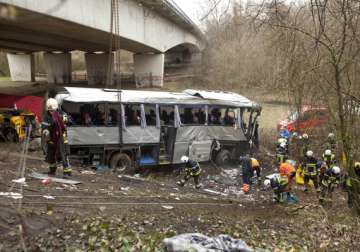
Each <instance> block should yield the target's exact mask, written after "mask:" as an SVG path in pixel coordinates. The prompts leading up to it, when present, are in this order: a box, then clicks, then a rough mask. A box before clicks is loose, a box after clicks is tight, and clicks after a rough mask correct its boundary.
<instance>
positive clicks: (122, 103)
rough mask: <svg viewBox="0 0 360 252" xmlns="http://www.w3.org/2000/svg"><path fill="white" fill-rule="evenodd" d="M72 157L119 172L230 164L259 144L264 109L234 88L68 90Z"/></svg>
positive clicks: (64, 105) (65, 103)
mask: <svg viewBox="0 0 360 252" xmlns="http://www.w3.org/2000/svg"><path fill="white" fill-rule="evenodd" d="M65 89H66V92H61V93H58V94H57V95H56V99H57V100H58V101H59V104H60V105H61V109H62V110H63V111H64V112H65V113H66V114H67V115H68V121H69V125H68V128H67V131H68V142H69V148H70V157H73V158H81V159H82V160H84V161H85V162H88V163H90V164H93V165H108V166H110V167H111V168H112V169H114V170H116V171H118V172H131V171H134V169H137V168H139V167H144V166H151V165H162V164H178V163H181V161H180V158H181V156H183V155H189V157H190V158H192V159H194V160H197V161H199V162H202V161H210V160H212V161H214V162H216V164H218V165H223V164H225V163H227V162H228V161H230V160H231V159H238V157H239V156H240V155H241V154H244V153H246V152H248V151H250V149H252V148H254V147H256V146H257V145H258V122H257V119H258V116H259V115H260V112H261V107H260V106H259V105H258V104H256V103H254V102H252V101H250V100H248V99H247V98H245V97H243V96H241V95H238V94H235V93H230V92H220V91H200V90H190V89H188V90H184V91H183V92H159V91H135V90H121V91H118V90H110V89H95V88H75V87H68V88H65Z"/></svg>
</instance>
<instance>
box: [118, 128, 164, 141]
mask: <svg viewBox="0 0 360 252" xmlns="http://www.w3.org/2000/svg"><path fill="white" fill-rule="evenodd" d="M123 143H124V144H129V143H131V144H136V143H137V144H147V143H160V129H159V128H156V127H152V126H148V127H146V128H141V127H137V126H131V127H127V128H126V129H124V130H123Z"/></svg>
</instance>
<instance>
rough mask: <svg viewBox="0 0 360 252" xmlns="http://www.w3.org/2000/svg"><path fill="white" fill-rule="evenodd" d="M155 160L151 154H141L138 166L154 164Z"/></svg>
mask: <svg viewBox="0 0 360 252" xmlns="http://www.w3.org/2000/svg"><path fill="white" fill-rule="evenodd" d="M155 164H156V161H155V159H153V158H152V157H151V156H143V157H141V159H140V166H145V165H155Z"/></svg>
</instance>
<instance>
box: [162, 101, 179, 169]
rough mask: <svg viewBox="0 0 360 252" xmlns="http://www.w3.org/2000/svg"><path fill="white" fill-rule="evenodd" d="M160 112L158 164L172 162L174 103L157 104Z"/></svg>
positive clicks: (174, 129)
mask: <svg viewBox="0 0 360 252" xmlns="http://www.w3.org/2000/svg"><path fill="white" fill-rule="evenodd" d="M159 114H160V147H159V164H169V163H171V162H172V157H173V150H174V143H175V138H176V125H175V122H176V120H175V107H174V105H159Z"/></svg>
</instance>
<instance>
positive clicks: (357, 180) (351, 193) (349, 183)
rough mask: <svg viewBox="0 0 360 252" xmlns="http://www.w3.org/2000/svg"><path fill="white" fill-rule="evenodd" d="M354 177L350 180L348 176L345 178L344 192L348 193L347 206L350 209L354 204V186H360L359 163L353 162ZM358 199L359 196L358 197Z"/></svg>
mask: <svg viewBox="0 0 360 252" xmlns="http://www.w3.org/2000/svg"><path fill="white" fill-rule="evenodd" d="M354 172H355V174H354V175H355V177H354V178H350V176H349V175H347V176H346V191H347V193H348V206H349V207H352V206H353V204H354V193H357V192H354V188H353V187H354V184H355V183H357V184H360V162H355V164H354ZM359 197H360V195H359Z"/></svg>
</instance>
